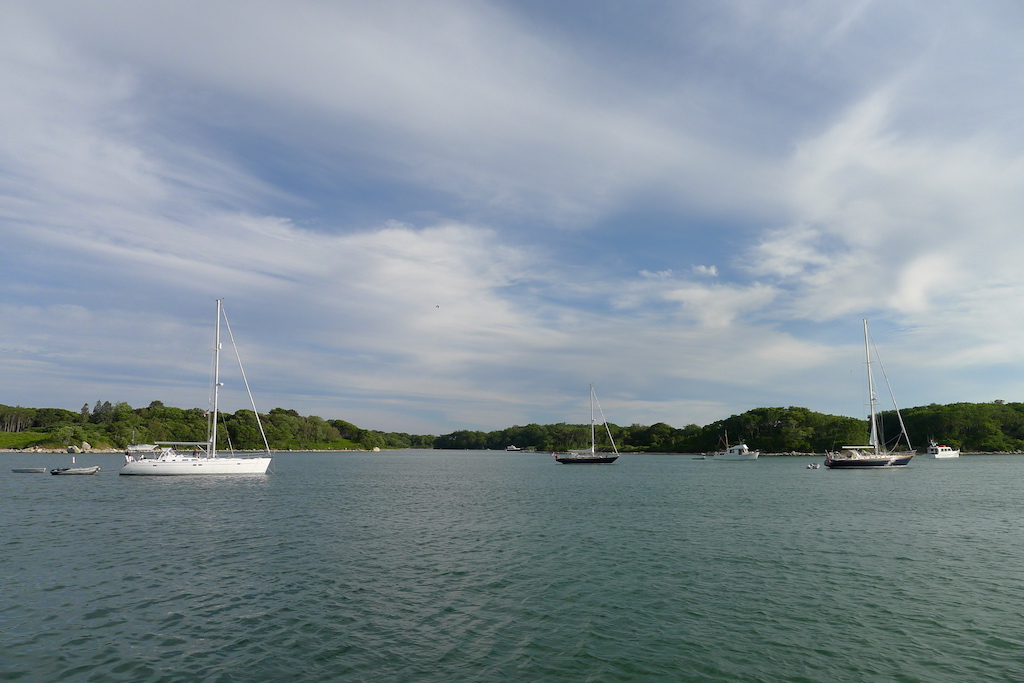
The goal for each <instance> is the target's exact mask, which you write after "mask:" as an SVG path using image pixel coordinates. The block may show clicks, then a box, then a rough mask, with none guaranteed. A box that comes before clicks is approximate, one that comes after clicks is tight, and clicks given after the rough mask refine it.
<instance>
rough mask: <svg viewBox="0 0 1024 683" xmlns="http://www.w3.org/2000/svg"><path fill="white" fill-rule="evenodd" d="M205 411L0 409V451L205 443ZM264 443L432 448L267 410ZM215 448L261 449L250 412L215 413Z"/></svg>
mask: <svg viewBox="0 0 1024 683" xmlns="http://www.w3.org/2000/svg"><path fill="white" fill-rule="evenodd" d="M207 415H208V413H207V412H206V411H203V410H201V409H200V408H173V407H170V406H165V405H164V404H163V403H161V402H160V401H153V402H152V403H150V404H149V406H148V407H146V408H132V407H131V406H130V405H129V404H127V403H123V402H122V403H115V404H111V403H110V402H109V401H96V404H95V406H93V407H92V408H91V409H90V407H89V404H85V405H83V406H82V409H81V410H80V411H79V412H77V413H76V412H73V411H70V410H64V409H61V408H22V407H20V406H5V405H0V430H2V432H4V433H0V447H4V448H25V447H28V446H41V447H47V446H68V445H72V444H75V445H77V444H80V443H81V442H83V441H84V442H87V443H89V444H90V445H91V446H92V447H94V448H110V447H113V448H119V449H120V448H125V447H127V446H128V445H130V444H133V443H154V442H156V441H206V436H207V419H208V418H207ZM260 422H261V423H262V425H263V430H264V432H265V433H266V435H267V441H268V442H269V443H270V447H271V448H272V449H274V450H321V449H322V450H345V449H355V450H372V449H373V448H431V447H433V441H434V438H435V437H434V436H430V435H428V436H416V435H412V434H403V433H398V432H381V431H376V430H372V429H360V428H359V427H356V426H355V425H354V424H352V423H350V422H346V421H345V420H324V419H323V418H321V417H317V416H315V415H310V416H302V415H299V413H298V412H296V411H294V410H287V409H285V408H274V409H273V410H271V411H270V412H269V413H266V414H263V413H261V414H260ZM217 441H218V443H219V444H224V445H225V446H226V447H227V446H229V447H231V448H234V449H238V450H257V449H262V448H263V438H262V437H261V436H260V431H259V427H258V426H257V424H256V420H255V417H254V415H253V412H252V411H251V410H239V411H237V412H235V413H221V414H220V416H219V419H218V425H217Z"/></svg>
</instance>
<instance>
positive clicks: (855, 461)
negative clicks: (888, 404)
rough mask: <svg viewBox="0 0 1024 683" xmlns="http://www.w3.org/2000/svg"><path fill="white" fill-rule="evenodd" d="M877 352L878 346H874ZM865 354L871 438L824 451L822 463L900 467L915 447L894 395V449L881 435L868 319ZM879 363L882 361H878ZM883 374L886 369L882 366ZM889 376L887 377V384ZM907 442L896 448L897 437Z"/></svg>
mask: <svg viewBox="0 0 1024 683" xmlns="http://www.w3.org/2000/svg"><path fill="white" fill-rule="evenodd" d="M876 356H877V350H876ZM864 357H865V358H866V360H867V370H868V402H869V403H870V405H871V411H870V412H871V418H870V419H871V425H870V427H871V438H870V439H869V442H870V443H869V444H868V445H867V446H843V448H842V450H840V451H839V452H838V453H827V454H826V455H825V467H828V468H829V469H834V470H837V469H865V468H874V467H903V466H905V465H906V464H907V463H909V462H910V459H911V458H913V457H914V449H913V447H912V446H911V445H910V437H909V436H907V428H906V426H905V425H904V424H903V415H901V414H900V409H899V406H896V399H895V398H893V406H894V407H895V409H896V417H897V418H898V419H899V423H900V435H899V436H898V437H897V438H896V442H895V444H894V445H893V450H891V451H887V450H886V448H885V443H884V441H883V439H882V437H881V430H880V429H879V424H878V415H877V412H876V410H875V403H876V402H877V399H876V398H875V382H874V378H873V377H872V374H871V347H870V342H869V334H868V321H867V319H866V318H865V319H864ZM879 364H881V363H879ZM882 374H883V376H884V375H885V369H884V368H883V369H882ZM888 384H889V380H888V378H886V386H888ZM889 396H890V397H892V388H891V387H890V389H889ZM901 439H902V440H904V441H906V443H907V450H905V451H897V450H896V448H897V447H899V444H900V440H901Z"/></svg>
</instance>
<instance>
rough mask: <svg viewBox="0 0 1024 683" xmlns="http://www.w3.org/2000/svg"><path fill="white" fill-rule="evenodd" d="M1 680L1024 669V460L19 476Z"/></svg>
mask: <svg viewBox="0 0 1024 683" xmlns="http://www.w3.org/2000/svg"><path fill="white" fill-rule="evenodd" d="M69 460H70V456H63V455H42V454H32V455H29V454H14V453H5V454H0V464H2V466H3V469H2V471H0V500H2V502H0V549H2V552H0V576H2V584H0V680H23V681H57V680H69V681H133V682H142V681H290V682H299V681H765V682H769V681H771V682H776V681H830V682H832V681H869V680H870V681H892V680H900V681H929V682H931V683H934V682H936V681H958V682H959V681H968V680H970V681H986V680H991V681H996V680H1020V679H1021V678H1022V677H1024V642H1022V641H1024V525H1022V523H1021V521H1022V503H1021V501H1022V500H1024V457H1021V456H1009V455H1008V456H996V455H975V456H964V457H961V458H959V459H956V460H926V459H924V458H921V457H917V458H915V459H914V460H913V461H912V462H911V464H910V465H909V466H908V467H906V468H903V469H897V470H890V471H877V470H876V471H833V470H827V469H824V468H821V469H808V468H807V464H808V463H811V462H821V458H809V457H771V458H769V457H761V458H760V459H758V460H756V461H751V462H715V461H714V460H713V459H707V460H695V459H694V458H692V457H691V456H688V455H633V454H627V455H624V456H622V457H621V458H620V459H619V460H618V461H617V462H616V463H615V464H613V465H575V466H566V465H559V464H557V463H555V462H554V460H553V459H552V458H551V457H550V455H548V454H543V453H504V452H483V451H399V452H383V453H281V454H277V455H276V457H275V460H274V463H273V465H272V470H273V472H272V473H271V474H268V475H266V476H236V477H232V476H226V477H213V476H211V477H119V476H118V475H117V470H118V467H119V465H120V462H121V460H122V458H121V456H120V455H118V454H92V455H80V456H78V464H79V465H88V464H98V465H101V466H102V468H103V469H102V470H101V471H100V472H99V473H98V474H97V475H95V476H87V477H54V476H49V475H41V474H14V473H12V472H11V468H12V467H22V466H39V465H47V466H51V467H57V466H67V465H68V464H69V463H68V462H65V461H69Z"/></svg>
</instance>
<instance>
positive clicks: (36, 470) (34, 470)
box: [11, 467, 46, 474]
mask: <svg viewBox="0 0 1024 683" xmlns="http://www.w3.org/2000/svg"><path fill="white" fill-rule="evenodd" d="M11 472H17V473H18V474H46V468H45V467H12V468H11Z"/></svg>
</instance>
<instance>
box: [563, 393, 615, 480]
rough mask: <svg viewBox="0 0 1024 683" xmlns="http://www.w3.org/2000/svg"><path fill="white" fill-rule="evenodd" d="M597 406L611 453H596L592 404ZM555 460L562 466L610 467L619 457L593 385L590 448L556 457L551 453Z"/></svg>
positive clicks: (592, 407)
mask: <svg viewBox="0 0 1024 683" xmlns="http://www.w3.org/2000/svg"><path fill="white" fill-rule="evenodd" d="M595 403H596V404H597V409H598V410H600V411H601V424H603V425H604V428H605V431H607V432H608V441H609V442H610V443H611V445H612V453H598V452H597V438H596V432H595V425H596V424H597V421H596V420H595V416H594V404H595ZM552 455H553V456H554V458H555V460H556V461H557V462H559V463H561V464H563V465H610V464H611V463H613V462H615V460H616V459H617V458H618V457H619V450H618V449H617V448H616V447H615V440H614V439H612V430H611V427H609V426H608V420H606V419H605V417H604V411H603V410H601V404H600V402H598V400H597V394H596V393H594V385H593V384H591V385H590V448H589V449H587V450H581V451H569V452H568V453H567V454H564V455H556V454H554V453H552Z"/></svg>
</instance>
